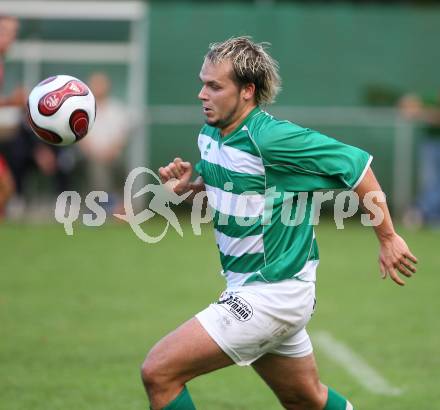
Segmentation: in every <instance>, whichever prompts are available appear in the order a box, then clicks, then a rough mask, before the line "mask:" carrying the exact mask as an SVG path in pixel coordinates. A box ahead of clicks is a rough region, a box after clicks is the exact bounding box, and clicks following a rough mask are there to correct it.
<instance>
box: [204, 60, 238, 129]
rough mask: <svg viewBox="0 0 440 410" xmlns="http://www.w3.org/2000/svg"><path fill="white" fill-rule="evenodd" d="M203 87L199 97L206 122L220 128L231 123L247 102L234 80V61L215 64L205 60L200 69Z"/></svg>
mask: <svg viewBox="0 0 440 410" xmlns="http://www.w3.org/2000/svg"><path fill="white" fill-rule="evenodd" d="M200 80H201V81H202V83H203V87H202V89H201V90H200V92H199V95H198V98H199V99H200V100H201V101H202V105H203V113H204V115H205V117H206V120H205V121H206V123H207V124H209V125H211V126H213V127H217V128H220V129H224V128H226V127H227V126H228V125H229V124H231V123H232V122H233V121H234V120H235V119H236V116H237V113H238V112H239V111H240V109H241V107H242V105H243V104H244V103H245V101H244V99H243V96H242V92H241V90H240V88H239V87H238V85H237V84H236V83H235V82H234V81H233V80H232V63H231V62H230V61H224V62H221V63H218V64H213V63H211V62H210V61H208V60H205V61H204V63H203V66H202V69H201V71H200Z"/></svg>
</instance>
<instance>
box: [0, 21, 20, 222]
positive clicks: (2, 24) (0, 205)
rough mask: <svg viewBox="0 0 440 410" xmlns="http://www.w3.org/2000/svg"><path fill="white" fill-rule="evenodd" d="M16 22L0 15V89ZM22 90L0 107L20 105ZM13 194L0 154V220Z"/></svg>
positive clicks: (8, 172) (8, 97)
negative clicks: (5, 60)
mask: <svg viewBox="0 0 440 410" xmlns="http://www.w3.org/2000/svg"><path fill="white" fill-rule="evenodd" d="M17 32H18V20H17V19H16V18H15V17H9V16H1V15H0V89H1V88H2V87H3V81H4V58H5V55H6V52H7V51H8V50H9V48H10V47H11V45H12V44H13V42H14V41H15V39H16V37H17ZM23 98H24V94H23V90H22V89H20V88H18V89H16V90H15V91H14V92H13V93H12V94H11V95H9V96H7V97H4V96H0V107H5V106H10V105H17V104H21V102H22V101H23ZM13 192H14V183H13V179H12V176H11V172H10V170H9V167H8V164H7V162H6V160H5V158H4V157H3V156H2V154H1V153H0V220H2V219H3V218H4V213H5V207H6V204H7V202H8V200H9V199H10V198H11V196H12V194H13Z"/></svg>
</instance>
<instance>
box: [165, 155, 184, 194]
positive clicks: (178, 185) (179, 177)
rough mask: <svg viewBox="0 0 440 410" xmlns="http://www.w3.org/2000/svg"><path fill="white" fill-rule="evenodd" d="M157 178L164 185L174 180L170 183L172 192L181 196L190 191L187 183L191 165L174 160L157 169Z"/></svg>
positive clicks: (179, 159) (180, 160)
mask: <svg viewBox="0 0 440 410" xmlns="http://www.w3.org/2000/svg"><path fill="white" fill-rule="evenodd" d="M159 176H160V179H161V181H162V183H164V184H165V183H167V182H168V181H172V180H173V179H175V181H172V182H173V184H172V188H173V191H174V192H175V193H177V194H182V193H184V192H187V191H188V190H189V189H190V186H189V185H190V183H189V181H190V179H191V176H192V165H191V163H189V162H185V161H183V160H182V158H174V161H173V162H170V163H169V164H168V165H167V166H165V167H160V168H159Z"/></svg>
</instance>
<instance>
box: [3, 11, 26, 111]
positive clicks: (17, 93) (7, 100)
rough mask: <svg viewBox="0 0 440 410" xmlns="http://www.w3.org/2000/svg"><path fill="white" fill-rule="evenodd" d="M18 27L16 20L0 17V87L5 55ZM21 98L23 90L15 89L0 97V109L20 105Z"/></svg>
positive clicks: (15, 36)
mask: <svg viewBox="0 0 440 410" xmlns="http://www.w3.org/2000/svg"><path fill="white" fill-rule="evenodd" d="M18 27H19V24H18V20H17V18H15V17H11V16H2V15H0V87H2V86H3V81H4V59H5V55H6V53H7V51H8V50H9V48H10V47H11V46H12V44H13V43H14V41H15V39H16V38H17V33H18ZM23 96H24V91H23V89H22V88H17V89H15V90H14V91H13V92H12V93H11V94H10V95H8V96H6V97H4V96H2V97H0V107H4V106H9V105H21V102H22V100H23Z"/></svg>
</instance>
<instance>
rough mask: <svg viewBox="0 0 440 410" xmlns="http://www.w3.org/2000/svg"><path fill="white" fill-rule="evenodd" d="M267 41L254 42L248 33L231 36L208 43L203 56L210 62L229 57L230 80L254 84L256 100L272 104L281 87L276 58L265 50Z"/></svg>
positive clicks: (220, 60)
mask: <svg viewBox="0 0 440 410" xmlns="http://www.w3.org/2000/svg"><path fill="white" fill-rule="evenodd" d="M269 45H270V43H266V42H264V43H254V42H253V41H252V39H251V37H249V36H241V37H232V38H230V39H228V40H226V41H223V42H221V43H212V44H210V45H209V51H208V53H207V54H206V56H205V58H206V59H207V60H208V61H210V62H211V63H213V64H218V63H220V62H223V61H225V60H230V61H231V63H232V68H233V77H234V78H233V80H234V81H235V82H236V83H237V84H238V85H239V86H240V87H241V86H244V85H246V84H250V83H253V84H255V102H256V103H257V104H258V105H260V104H271V103H272V102H274V101H275V97H276V95H277V94H278V92H279V91H280V90H281V78H280V76H279V74H278V62H277V61H276V60H274V59H273V58H272V57H271V56H270V55H269V54H268V53H267V52H266V48H267V47H268V46H269Z"/></svg>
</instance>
